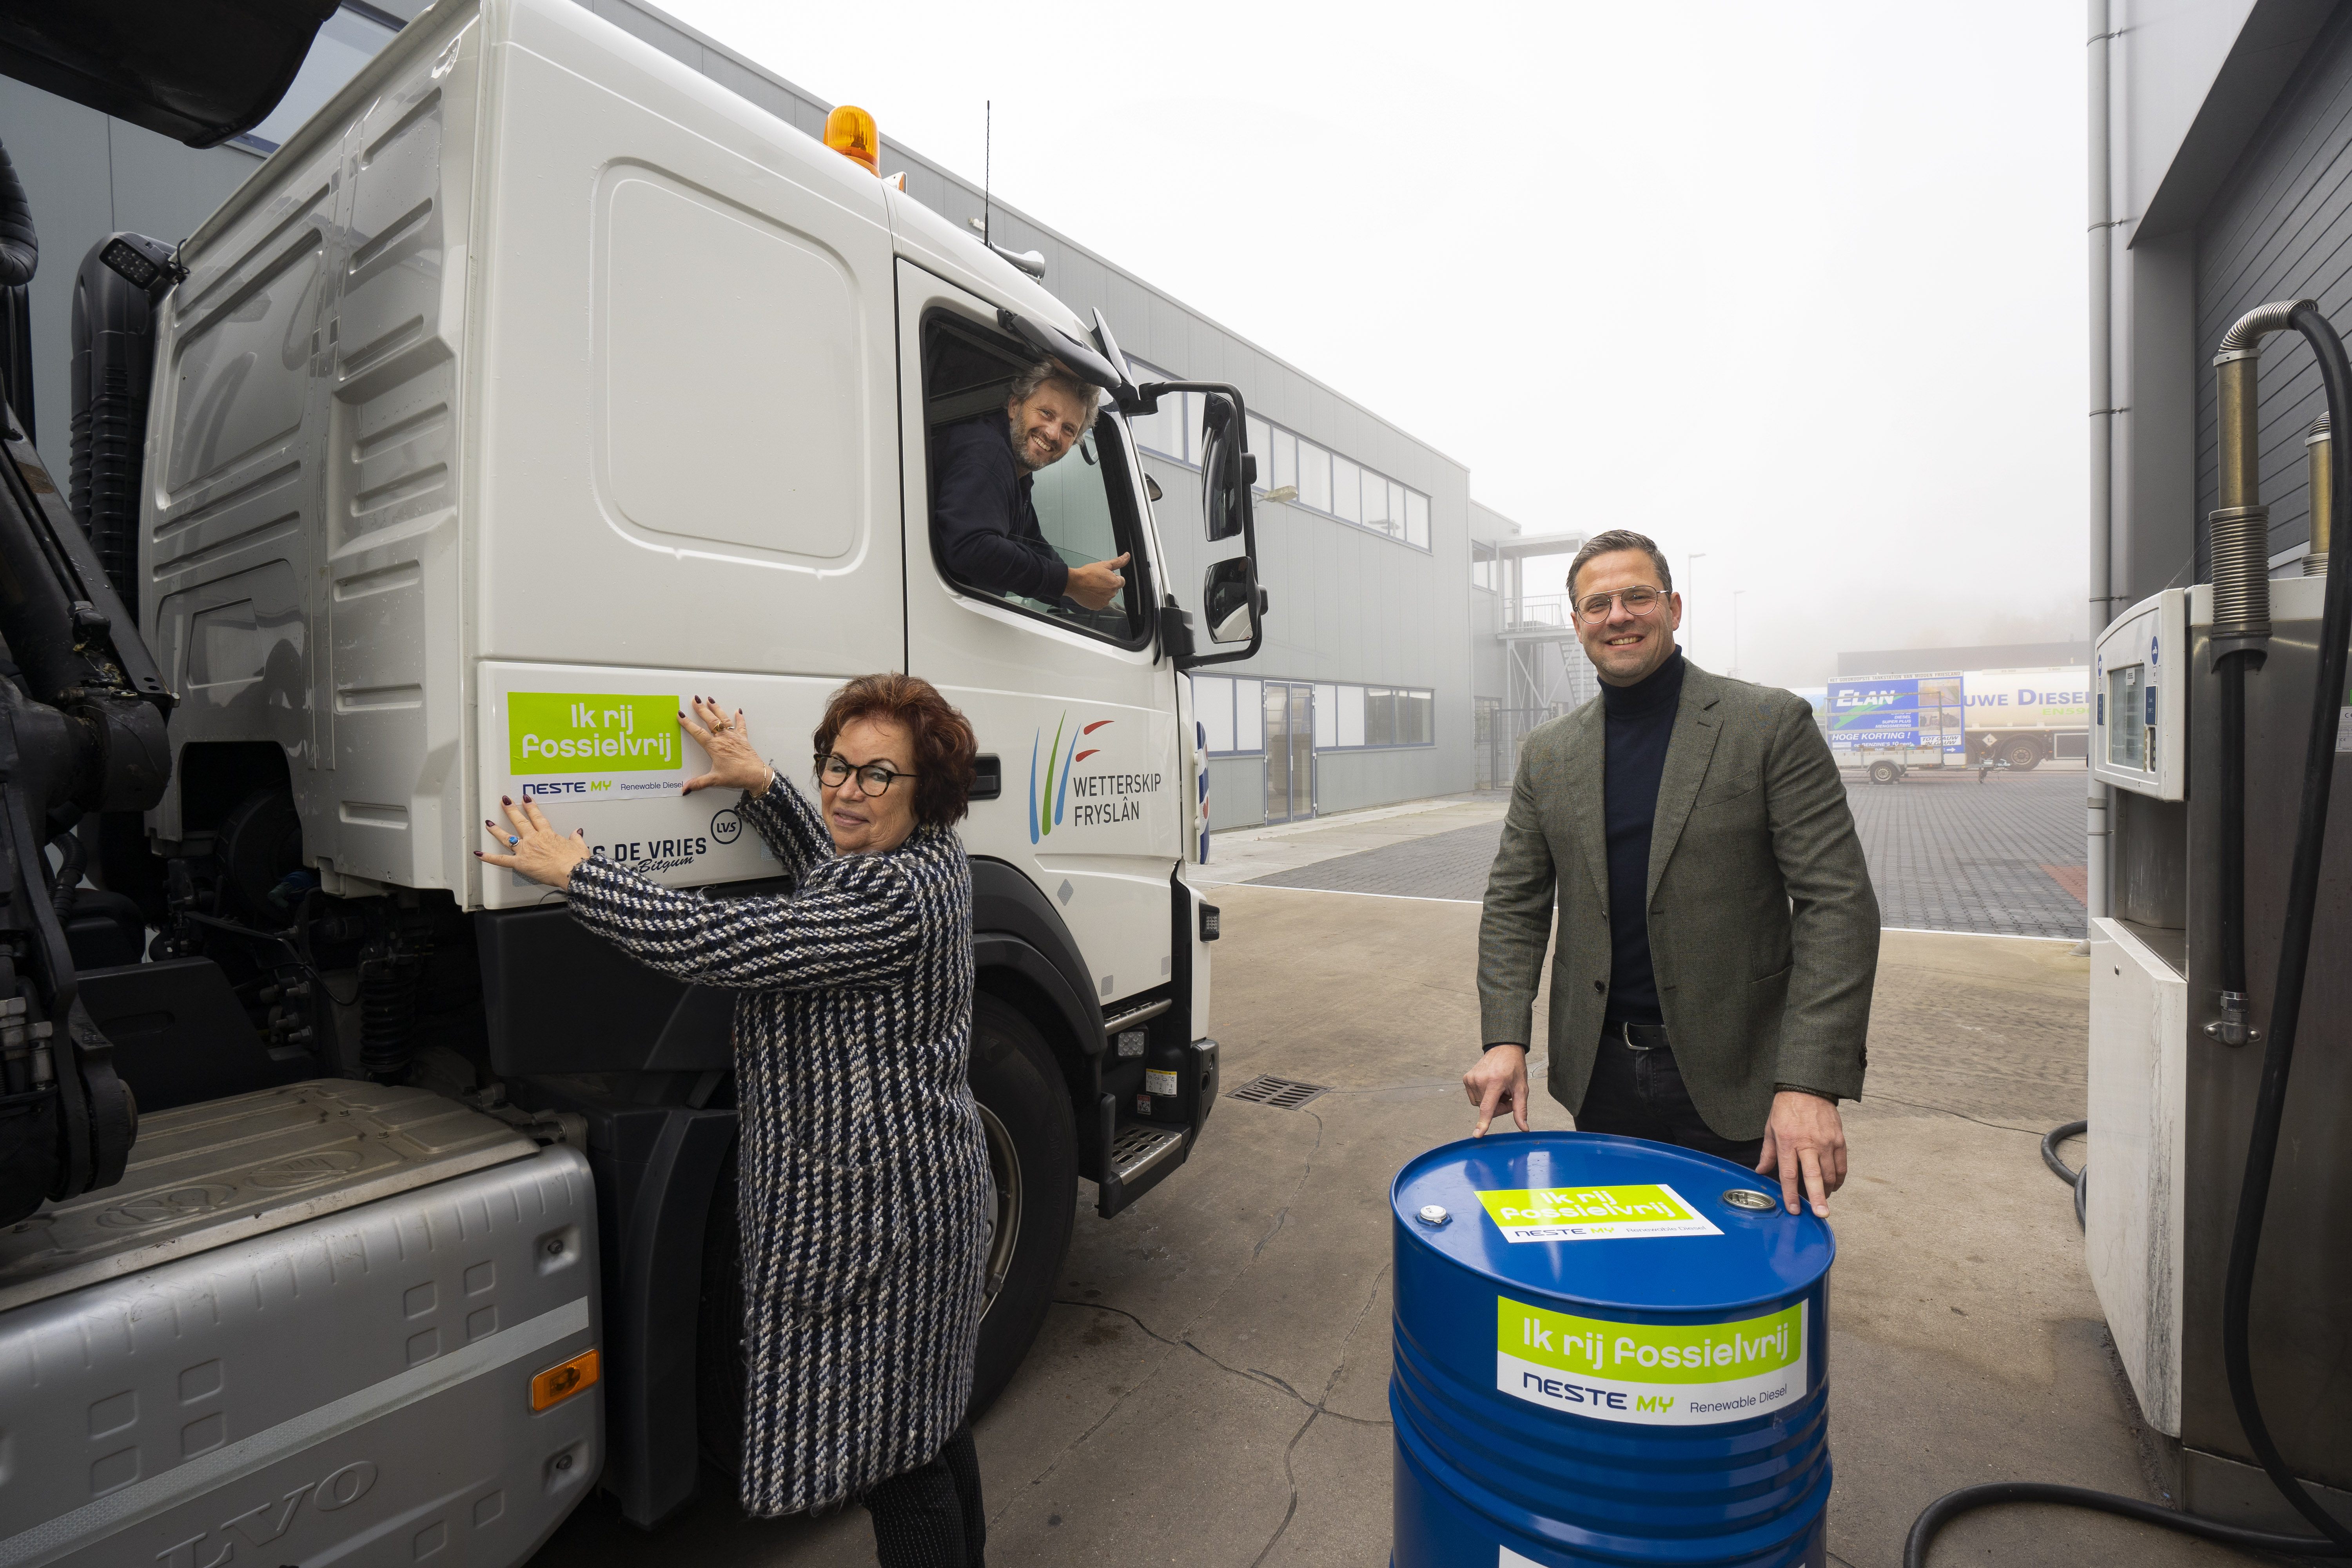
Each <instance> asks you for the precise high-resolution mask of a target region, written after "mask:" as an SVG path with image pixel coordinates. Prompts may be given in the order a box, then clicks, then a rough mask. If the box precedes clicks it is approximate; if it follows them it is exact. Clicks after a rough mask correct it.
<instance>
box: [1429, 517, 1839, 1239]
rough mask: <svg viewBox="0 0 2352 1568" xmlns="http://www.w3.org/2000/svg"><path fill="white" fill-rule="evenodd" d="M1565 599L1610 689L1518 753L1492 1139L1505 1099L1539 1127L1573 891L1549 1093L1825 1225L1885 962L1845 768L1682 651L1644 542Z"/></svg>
mask: <svg viewBox="0 0 2352 1568" xmlns="http://www.w3.org/2000/svg"><path fill="white" fill-rule="evenodd" d="M1568 591H1569V597H1570V603H1571V604H1572V605H1573V606H1574V610H1575V616H1576V632H1577V637H1578V640H1580V642H1582V644H1583V645H1584V650H1585V652H1586V654H1587V655H1588V656H1589V657H1590V658H1591V660H1592V667H1593V669H1594V671H1595V672H1596V673H1597V674H1598V675H1599V676H1600V678H1601V696H1600V698H1599V700H1596V701H1592V702H1588V703H1586V704H1585V705H1584V706H1583V707H1582V708H1580V709H1579V710H1576V711H1575V712H1574V713H1571V714H1570V715H1569V716H1568V717H1567V718H1565V719H1556V720H1554V721H1551V722H1550V723H1549V724H1545V725H1542V726H1540V727H1539V728H1538V729H1536V730H1535V731H1531V732H1530V733H1529V734H1528V738H1527V741H1526V742H1525V743H1524V744H1523V745H1522V746H1521V748H1520V752H1519V771H1518V776H1517V779H1516V780H1515V781H1514V782H1513V784H1512V787H1511V805H1510V811H1509V814H1508V816H1507V817H1506V818H1505V819H1504V824H1503V843H1502V847H1501V849H1500V851H1499V852H1498V853H1497V854H1496V857H1495V866H1494V869H1493V871H1492V872H1491V873H1489V875H1488V878H1487V883H1486V907H1485V910H1484V913H1483V915H1482V918H1481V920H1480V922H1479V928H1478V995H1479V1006H1480V1013H1481V1015H1482V1026H1483V1031H1484V1034H1485V1039H1486V1054H1485V1056H1483V1057H1482V1058H1480V1059H1479V1062H1478V1065H1477V1066H1475V1067H1474V1068H1471V1069H1470V1071H1469V1072H1468V1073H1466V1074H1465V1075H1464V1077H1463V1080H1462V1082H1463V1087H1464V1089H1465V1090H1467V1091H1468V1093H1469V1096H1470V1100H1471V1102H1472V1103H1473V1104H1475V1105H1476V1106H1477V1107H1478V1121H1477V1127H1476V1131H1478V1132H1479V1133H1481V1134H1483V1133H1485V1131H1486V1127H1487V1124H1488V1123H1489V1122H1490V1121H1492V1120H1493V1119H1494V1117H1495V1116H1496V1113H1497V1111H1498V1110H1500V1109H1501V1108H1502V1107H1503V1106H1505V1105H1508V1106H1509V1107H1510V1110H1511V1112H1512V1115H1513V1116H1514V1118H1515V1119H1516V1120H1517V1124H1518V1126H1519V1127H1520V1128H1521V1129H1522V1130H1523V1131H1524V1130H1525V1129H1526V1127H1527V1125H1528V1066H1527V1055H1528V1040H1529V1039H1530V1038H1531V1037H1532V1035H1533V1022H1534V1011H1535V998H1536V990H1537V984H1538V980H1539V979H1540V978H1541V976H1542V967H1543V956H1544V949H1545V947H1546V945H1547V943H1548V942H1549V940H1550V938H1551V936H1552V927H1553V915H1554V908H1555V906H1554V893H1555V889H1556V890H1557V894H1558V904H1557V910H1558V926H1559V942H1558V945H1557V948H1556V950H1555V952H1554V956H1553V960H1552V973H1551V1007H1550V1012H1549V1050H1550V1058H1551V1060H1550V1071H1549V1079H1550V1082H1549V1089H1550V1090H1551V1093H1552V1096H1553V1098H1555V1099H1557V1100H1559V1101H1560V1102H1561V1103H1562V1104H1564V1105H1566V1106H1567V1107H1568V1108H1569V1110H1570V1111H1572V1112H1573V1113H1574V1114H1575V1116H1576V1124H1577V1126H1578V1127H1579V1128H1580V1129H1581V1130H1582V1131H1588V1132H1617V1133H1623V1134H1626V1135H1628V1136H1631V1137H1635V1138H1648V1139H1652V1140H1654V1141H1656V1142H1664V1143H1675V1144H1679V1145H1681V1146H1683V1147H1685V1148H1689V1149H1697V1150H1700V1151H1703V1152H1706V1153H1710V1154H1719V1155H1722V1156H1724V1157H1725V1158H1727V1159H1732V1160H1737V1161H1738V1162H1739V1163H1742V1164H1746V1165H1750V1166H1752V1167H1754V1168H1755V1169H1756V1170H1758V1171H1759V1172H1767V1173H1777V1174H1778V1176H1779V1178H1780V1189H1781V1196H1782V1200H1783V1202H1785V1203H1786V1204H1787V1205H1788V1208H1789V1212H1790V1213H1791V1214H1793V1213H1795V1212H1796V1211H1797V1205H1798V1201H1799V1194H1800V1189H1801V1190H1802V1194H1803V1195H1804V1196H1805V1197H1806V1198H1808V1199H1810V1200H1811V1204H1812V1205H1813V1211H1814V1212H1815V1213H1816V1214H1821V1215H1826V1214H1827V1213H1828V1212H1829V1209H1828V1201H1829V1194H1832V1193H1833V1192H1835V1191H1836V1190H1837V1189H1838V1188H1839V1187H1840V1186H1841V1185H1842V1184H1843V1183H1844V1181H1845V1173H1846V1155H1845V1131H1844V1127H1843V1123H1842V1121H1840V1119H1839V1117H1838V1110H1837V1102H1838V1101H1839V1100H1853V1099H1856V1098H1859V1096H1860V1095H1861V1093H1862V1079H1863V1068H1864V1064H1865V1061H1866V1053H1865V1051H1864V1040H1865V1039H1866V1037H1867V1036H1868V1034H1869V1031H1870V994H1871V986H1872V984H1873V982H1874V979H1875V977H1876V974H1877V970H1878V900H1877V897H1876V895H1875V894H1874V893H1873V892H1872V890H1871V886H1870V873H1869V870H1868V868H1866V867H1865V866H1864V863H1863V857H1862V845H1861V842H1860V840H1859V839H1857V838H1856V837H1855V836H1854V830H1853V813H1852V812H1851V811H1850V810H1849V809H1848V808H1847V806H1846V800H1845V785H1844V782H1843V780H1842V779H1841V778H1840V777H1839V775H1838V770H1837V763H1836V761H1835V759H1834V758H1832V756H1831V755H1830V750H1829V745H1828V743H1827V742H1825V741H1823V740H1822V735H1821V731H1819V730H1818V729H1817V728H1816V727H1815V726H1814V723H1813V714H1812V709H1811V705H1810V704H1808V703H1807V702H1806V701H1805V700H1803V699H1802V698H1801V697H1798V696H1796V695H1795V694H1794V693H1792V692H1788V691H1780V690H1775V689H1771V688H1769V687H1762V686H1751V685H1749V684H1748V683H1747V682H1745V681H1739V680H1729V679H1725V678H1724V677H1722V676H1718V675H1711V674H1709V673H1708V672H1707V671H1706V670H1703V669H1701V668H1698V667H1697V666H1696V665H1694V664H1692V663H1691V662H1690V661H1689V660H1688V659H1686V658H1684V657H1683V653H1682V650H1681V649H1680V648H1678V647H1675V631H1676V630H1678V629H1679V628H1680V627H1681V626H1682V616H1683V605H1682V596H1681V595H1678V594H1676V593H1675V592H1674V579H1673V576H1672V574H1670V573H1669V572H1668V571H1667V569H1666V558H1665V555H1664V552H1661V551H1660V550H1659V549H1658V547H1657V545H1656V544H1655V543H1654V542H1651V541H1650V540H1649V539H1647V538H1645V537H1644V536H1643V535H1642V534H1639V533H1635V532H1633V531H1632V530H1630V529H1615V530H1612V531H1609V532H1606V533H1601V534H1597V535H1595V536H1594V537H1593V538H1592V539H1591V541H1590V542H1587V543H1586V545H1585V546H1584V548H1583V549H1582V550H1581V551H1580V552H1578V553H1577V556H1576V559H1575V560H1574V562H1573V563H1570V567H1569V573H1568Z"/></svg>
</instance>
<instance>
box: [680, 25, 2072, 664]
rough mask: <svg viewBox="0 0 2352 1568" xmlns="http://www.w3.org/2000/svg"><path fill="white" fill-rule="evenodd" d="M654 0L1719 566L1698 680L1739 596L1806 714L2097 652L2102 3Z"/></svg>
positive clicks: (1528, 505) (1581, 517)
mask: <svg viewBox="0 0 2352 1568" xmlns="http://www.w3.org/2000/svg"><path fill="white" fill-rule="evenodd" d="M665 3H666V5H667V8H669V9H670V10H672V11H673V12H674V13H675V14H677V16H680V17H681V18H682V19H684V20H685V21H687V22H688V23H690V24H691V25H693V26H697V27H699V28H701V29H702V30H703V31H705V32H707V33H709V34H710V35H711V36H712V37H717V38H718V39H719V40H720V41H722V42H724V43H726V44H728V45H730V47H734V48H736V49H739V50H740V51H741V52H743V53H744V54H746V55H748V56H750V57H751V58H754V59H756V60H758V61H760V62H761V64H763V65H765V66H767V67H768V68H771V69H772V70H774V71H775V72H776V73H777V74H779V75H781V76H782V77H784V78H785V79H788V80H791V81H793V82H796V83H798V84H799V85H800V86H802V87H804V88H806V89H809V90H810V91H812V92H814V93H815V94H817V95H818V96H820V97H822V98H824V99H826V100H830V101H835V102H855V103H858V104H860V105H862V106H864V107H865V108H866V109H868V110H872V111H873V113H874V114H875V116H876V118H877V120H878V121H879V122H880V124H881V129H882V136H883V142H884V145H885V148H886V154H885V158H884V163H885V166H886V167H887V164H888V157H887V147H888V145H889V144H890V143H891V142H903V143H904V144H906V145H908V146H910V147H913V148H915V149H918V150H919V151H920V152H921V153H924V154H926V155H927V156H929V157H931V158H934V159H937V160H939V161H940V162H941V163H945V164H947V165H948V166H950V168H953V169H955V170H957V171H958V172H959V173H961V174H965V175H967V176H969V177H971V178H974V179H977V178H978V177H979V176H980V174H981V172H982V103H983V101H984V100H989V99H993V100H994V101H995V136H994V158H993V163H994V167H993V183H994V187H995V189H996V190H997V191H998V192H999V193H1001V194H1002V195H1003V197H1004V199H1005V200H1006V201H1008V202H1011V203H1013V205H1017V206H1019V207H1021V208H1023V209H1024V210H1025V211H1027V212H1028V213H1030V214H1032V215H1034V216H1035V217H1037V218H1038V219H1039V220H1041V221H1043V222H1045V223H1047V224H1050V225H1052V226H1054V227H1055V228H1058V229H1060V230H1062V231H1063V232H1064V233H1066V234H1068V235H1070V236H1071V237H1073V238H1076V239H1077V240H1079V241H1080V242H1082V243H1084V244H1086V245H1087V246H1088V247H1092V248H1093V249H1095V250H1097V251H1098V252H1100V253H1102V254H1103V255H1105V256H1108V257H1109V258H1112V259H1114V260H1116V261H1117V262H1118V263H1119V264H1120V265H1122V266H1124V267H1127V268H1129V269H1131V270H1133V271H1135V272H1136V273H1138V274H1139V275H1140V276H1142V277H1144V278H1147V279H1150V280H1151V281H1152V282H1153V283H1154V284H1155V285H1157V286H1158V287H1160V288H1161V289H1165V290H1167V291H1169V292H1170V293H1172V294H1174V295H1176V296H1177V297H1178V298H1180V299H1181V300H1185V301H1186V302H1187V303H1189V304H1191V305H1192V306H1194V307H1195V308H1197V309H1199V310H1202V311H1204V312H1206V313H1207V314H1208V315H1210V316H1211V317H1213V318H1214V319H1216V320H1217V321H1221V322H1223V324H1224V325H1226V326H1228V327H1230V328H1232V329H1233V330H1234V331H1238V332H1240V333H1241V334H1242V335H1244V336H1245V337H1247V338H1250V339H1252V340H1254V341H1255V342H1258V343H1259V344H1261V345H1263V346H1264V347H1265V348H1266V349H1268V350H1269V351H1271V352H1273V353H1276V354H1278V355H1280V356H1282V357H1283V358H1285V359H1287V360H1289V361H1291V362H1292V363H1295V364H1297V365H1298V366H1300V367H1301V368H1302V369H1304V370H1306V371H1307V372H1308V373H1309V374H1313V375H1315V376H1317V377H1318V378H1319V379H1321V380H1323V381H1324V382H1326V383H1328V384H1330V385H1332V386H1334V387H1336V388H1338V389H1339V391H1341V392H1343V393H1345V394H1347V395H1349V396H1351V397H1353V398H1355V399H1357V400H1358V401H1360V402H1361V403H1363V404H1364V405H1367V406H1368V407H1370V408H1372V409H1374V410H1376V411H1378V412H1379V413H1381V414H1382V415H1383V416H1386V417H1388V418H1390V419H1392V420H1394V421H1395V422H1396V423H1397V424H1399V425H1401V426H1403V427H1404V428H1405V429H1407V430H1409V431H1411V432H1412V433H1413V434H1414V435H1416V436H1418V437H1421V438H1423V440H1426V441H1428V442H1430V443H1431V444H1432V445H1433V446H1435V447H1439V448H1440V449H1442V450H1444V451H1445V452H1447V453H1448V454H1450V455H1452V456H1454V457H1455V458H1460V459H1462V460H1463V461H1465V462H1466V463H1467V464H1468V465H1469V467H1470V475H1471V479H1470V483H1471V493H1472V494H1473V495H1474V496H1475V497H1476V498H1477V499H1478V500H1482V501H1484V502H1485V503H1486V504H1487V505H1489V506H1492V507H1495V508H1496V509H1497V510H1501V511H1503V512H1504V513H1506V514H1507V515H1508V516H1510V517H1512V518H1514V519H1515V520H1517V521H1518V522H1519V523H1520V524H1521V525H1522V526H1523V527H1524V528H1525V529H1526V531H1528V532H1530V533H1540V532H1550V531H1558V530H1564V529H1571V528H1578V529H1585V530H1597V529H1601V528H1606V527H1633V528H1638V529H1641V530H1643V531H1645V532H1648V533H1651V534H1653V535H1654V536H1655V537H1656V538H1657V539H1658V541H1659V542H1660V543H1661V544H1663V545H1664V547H1665V548H1666V549H1667V551H1668V552H1669V554H1670V556H1671V557H1672V560H1673V563H1674V565H1675V571H1676V573H1677V575H1678V576H1686V575H1687V574H1686V572H1685V559H1686V557H1687V556H1688V555H1689V553H1690V552H1706V560H1704V561H1703V562H1701V563H1699V565H1698V570H1697V574H1696V584H1695V588H1694V591H1693V593H1692V594H1691V595H1690V606H1689V607H1690V612H1691V622H1690V625H1689V626H1688V627H1687V628H1686V636H1685V645H1686V646H1687V647H1689V648H1690V651H1691V654H1692V657H1693V658H1696V660H1698V661H1699V662H1700V663H1702V664H1705V665H1706V666H1708V667H1710V668H1716V669H1725V668H1729V667H1730V665H1731V664H1732V629H1731V603H1730V595H1731V593H1732V592H1733V591H1734V590H1735V589H1739V590H1745V594H1744V596H1743V597H1742V598H1741V599H1740V601H1739V606H1738V619H1739V634H1740V635H1739V649H1738V654H1739V658H1738V664H1739V672H1740V673H1741V674H1742V675H1745V676H1747V677H1748V678H1749V679H1760V680H1767V681H1770V682H1772V683H1774V684H1780V685H1790V686H1800V685H1812V684H1818V683H1819V682H1820V681H1821V680H1822V679H1823V678H1825V677H1826V675H1827V674H1828V673H1829V672H1830V670H1831V668H1832V660H1833V658H1834V655H1835V654H1836V652H1837V651H1838V650H1840V649H1848V648H1875V647H1927V646H1934V645H1938V644H1942V645H1950V644H1958V643H1979V642H2001V641H2021V640H2043V639H2054V638H2060V637H2075V638H2079V637H2082V636H2083V635H2084V623H2085V620H2086V613H2087V612H2086V607H2085V604H2084V599H2085V593H2086V588H2085V567H2084V549H2085V546H2084V509H2085V506H2086V499H2085V491H2084V483H2085V457H2084V453H2085V442H2086V439H2087V432H2086V429H2085V426H2086V420H2085V418H2084V410H2085V409H2086V407H2087V404H2086V402H2085V386H2086V382H2085V376H2084V310H2085V295H2084V221H2085V220H2084V41H2083V27H2082V16H2081V12H2080V10H2079V8H2078V7H2074V6H2070V5H2053V4H2050V3H2049V0H1978V3H1976V4H1972V5H1965V6H1933V7H1929V6H1912V5H1885V4H1883V3H1882V4H1876V5H1863V4H1832V3H1817V0H1800V3H1791V4H1787V5H1757V4H1753V3H1743V4H1732V3H1726V0H1699V3H1695V4H1688V5H1678V6H1675V7H1671V8H1669V7H1664V6H1653V5H1636V6H1628V5H1597V4H1587V3H1570V4H1559V3H1554V4H1550V5H1453V6H1439V7H1422V6H1415V7H1410V8H1408V7H1395V6H1382V5H1370V6H1359V7H1351V8H1346V9H1335V8H1333V7H1331V6H1328V5H1300V4H1295V3H1291V0H1272V3H1269V0H1251V3H1249V4H1231V3H1228V0H1205V3H1199V4H1192V5H1181V6H1179V5H1131V6H1118V7H1097V8H1093V9H1086V8H1075V7H1063V8H1058V10H1045V11H1040V10H1035V9H1023V8H1016V7H1007V6H989V5H971V4H961V5H941V4H936V3H934V0H901V3H900V4H898V5H893V6H891V7H889V8H887V10H877V9H873V8H868V7H860V6H833V7H824V6H803V5H793V6H778V5H773V4H772V3H770V0H665ZM1180 368H1181V367H1180ZM1561 564H1564V563H1561ZM1685 585H1686V584H1685V583H1682V582H1678V583H1677V586H1685ZM1533 591H1534V588H1533V585H1532V583H1531V585H1530V592H1533Z"/></svg>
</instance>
